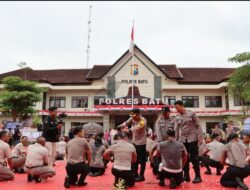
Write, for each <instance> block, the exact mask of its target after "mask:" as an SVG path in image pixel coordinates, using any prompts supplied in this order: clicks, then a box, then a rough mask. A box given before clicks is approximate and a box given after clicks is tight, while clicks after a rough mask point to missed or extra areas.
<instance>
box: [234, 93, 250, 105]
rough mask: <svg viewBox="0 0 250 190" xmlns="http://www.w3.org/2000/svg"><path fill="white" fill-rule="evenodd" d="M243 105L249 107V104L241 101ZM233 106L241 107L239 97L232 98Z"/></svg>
mask: <svg viewBox="0 0 250 190" xmlns="http://www.w3.org/2000/svg"><path fill="white" fill-rule="evenodd" d="M243 105H244V106H247V105H250V102H246V101H243ZM234 106H241V100H240V97H239V96H236V95H235V96H234Z"/></svg>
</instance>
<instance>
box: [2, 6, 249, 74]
mask: <svg viewBox="0 0 250 190" xmlns="http://www.w3.org/2000/svg"><path fill="white" fill-rule="evenodd" d="M90 5H92V23H91V27H92V32H91V40H90V62H89V67H92V66H93V65H103V64H106V65H111V64H113V63H114V62H115V61H116V60H117V59H118V58H119V57H120V56H121V55H122V54H123V53H124V52H125V51H126V50H127V49H128V48H129V43H130V34H131V28H132V20H133V19H134V20H135V43H136V44H137V45H138V47H139V48H141V50H142V51H144V52H145V53H146V54H147V55H148V56H149V57H150V58H151V59H152V60H153V61H154V62H155V63H156V64H176V65H177V66H178V67H236V66H238V64H236V63H228V61H227V58H228V57H232V56H234V55H235V54H236V53H239V52H244V51H250V15H249V10H250V2H223V1H222V2H163V1H160V2H153V1H152V2H124V1H123V2H86V1H85V2H80V1H76V2H65V1H62V2H58V1H55V2H44V1H40V2H39V1H37V2H35V1H34V2H29V1H27V2H13V1H12V2H0V24H1V25H0V66H1V67H0V73H4V72H8V71H12V70H16V69H18V68H19V67H18V66H17V64H18V63H20V62H23V61H24V62H26V63H27V65H28V66H29V67H31V68H33V69H60V68H61V69H63V68H64V69H67V68H86V60H87V56H86V47H87V32H88V24H87V22H88V15H89V6H90Z"/></svg>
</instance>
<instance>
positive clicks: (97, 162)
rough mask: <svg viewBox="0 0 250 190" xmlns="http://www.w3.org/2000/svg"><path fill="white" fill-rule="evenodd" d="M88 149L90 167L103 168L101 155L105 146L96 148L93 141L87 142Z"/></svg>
mask: <svg viewBox="0 0 250 190" xmlns="http://www.w3.org/2000/svg"><path fill="white" fill-rule="evenodd" d="M89 147H90V150H91V154H92V156H91V163H90V167H96V168H104V163H103V153H104V151H105V150H106V149H105V146H104V145H101V146H99V147H96V145H95V141H94V140H93V141H90V142H89Z"/></svg>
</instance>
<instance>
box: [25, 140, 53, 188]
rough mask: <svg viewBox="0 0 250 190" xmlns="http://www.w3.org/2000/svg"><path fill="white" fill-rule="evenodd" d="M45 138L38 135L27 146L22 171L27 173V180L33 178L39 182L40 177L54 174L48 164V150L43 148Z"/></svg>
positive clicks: (45, 177) (29, 180)
mask: <svg viewBox="0 0 250 190" xmlns="http://www.w3.org/2000/svg"><path fill="white" fill-rule="evenodd" d="M45 143H46V141H45V138H44V137H38V138H37V139H36V143H35V144H32V145H30V146H29V147H28V150H27V157H26V161H25V167H24V171H25V172H26V173H27V174H28V182H31V181H33V180H35V182H36V183H40V182H41V181H42V179H44V180H47V178H48V177H53V176H54V175H56V172H55V170H54V169H53V168H52V167H50V166H48V150H47V148H45Z"/></svg>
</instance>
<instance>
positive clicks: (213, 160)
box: [202, 133, 224, 175]
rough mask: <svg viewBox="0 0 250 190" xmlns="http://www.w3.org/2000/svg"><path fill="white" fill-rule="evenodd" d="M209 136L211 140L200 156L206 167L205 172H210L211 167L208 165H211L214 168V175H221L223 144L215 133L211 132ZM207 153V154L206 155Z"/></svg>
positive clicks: (209, 173)
mask: <svg viewBox="0 0 250 190" xmlns="http://www.w3.org/2000/svg"><path fill="white" fill-rule="evenodd" d="M211 138H212V139H213V141H212V142H210V143H208V144H207V145H206V147H205V149H204V152H203V156H202V163H203V164H204V166H205V167H206V168H207V171H206V172H205V174H208V175H211V174H212V172H211V169H210V168H209V166H211V167H215V168H216V171H217V172H216V175H221V173H220V172H221V170H223V165H222V164H221V163H220V160H221V151H222V148H223V146H224V144H222V143H221V142H220V139H221V137H220V135H218V134H216V133H215V134H213V135H212V137H211ZM208 153H209V156H208V155H207V154H208Z"/></svg>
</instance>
